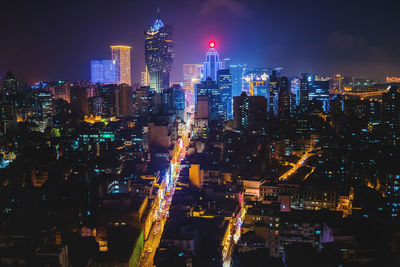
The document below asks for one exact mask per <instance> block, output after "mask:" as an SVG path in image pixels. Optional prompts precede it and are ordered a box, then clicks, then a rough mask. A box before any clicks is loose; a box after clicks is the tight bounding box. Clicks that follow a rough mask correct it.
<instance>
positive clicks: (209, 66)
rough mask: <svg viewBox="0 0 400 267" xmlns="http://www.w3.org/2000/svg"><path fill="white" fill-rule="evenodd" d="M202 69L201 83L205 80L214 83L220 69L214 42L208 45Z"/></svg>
mask: <svg viewBox="0 0 400 267" xmlns="http://www.w3.org/2000/svg"><path fill="white" fill-rule="evenodd" d="M203 64H204V69H203V76H202V81H205V80H206V79H207V78H211V80H213V81H216V80H217V78H218V71H219V70H220V69H221V68H222V65H221V64H222V63H221V62H220V61H219V54H218V51H217V50H216V49H215V42H213V41H211V42H210V43H209V49H208V51H207V54H206V61H204V63H203Z"/></svg>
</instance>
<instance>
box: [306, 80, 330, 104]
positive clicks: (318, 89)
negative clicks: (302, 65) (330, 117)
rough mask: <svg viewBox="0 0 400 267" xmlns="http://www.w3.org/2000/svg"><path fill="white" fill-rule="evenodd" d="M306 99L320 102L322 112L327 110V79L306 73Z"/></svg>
mask: <svg viewBox="0 0 400 267" xmlns="http://www.w3.org/2000/svg"><path fill="white" fill-rule="evenodd" d="M307 82H308V99H309V100H318V101H321V102H322V109H323V111H324V112H328V111H329V80H327V79H324V78H321V77H318V76H316V75H308V76H307Z"/></svg>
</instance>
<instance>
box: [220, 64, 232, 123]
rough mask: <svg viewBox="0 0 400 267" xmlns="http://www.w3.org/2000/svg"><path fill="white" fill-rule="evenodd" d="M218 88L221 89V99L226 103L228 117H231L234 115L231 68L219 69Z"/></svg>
mask: <svg viewBox="0 0 400 267" xmlns="http://www.w3.org/2000/svg"><path fill="white" fill-rule="evenodd" d="M218 89H219V91H220V95H221V101H222V103H224V104H225V105H226V116H227V119H231V118H232V116H233V111H232V107H233V102H232V75H231V73H230V71H229V69H222V70H219V71H218Z"/></svg>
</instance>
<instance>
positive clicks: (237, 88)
mask: <svg viewBox="0 0 400 267" xmlns="http://www.w3.org/2000/svg"><path fill="white" fill-rule="evenodd" d="M229 69H230V72H231V76H232V98H233V97H235V96H240V95H241V94H242V90H243V74H244V72H245V71H246V65H240V64H239V65H230V68H229Z"/></svg>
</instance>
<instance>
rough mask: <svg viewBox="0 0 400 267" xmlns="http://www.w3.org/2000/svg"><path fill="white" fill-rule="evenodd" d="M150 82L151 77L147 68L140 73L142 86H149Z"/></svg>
mask: <svg viewBox="0 0 400 267" xmlns="http://www.w3.org/2000/svg"><path fill="white" fill-rule="evenodd" d="M149 82H150V77H149V71H148V70H147V66H146V71H144V72H143V71H142V72H141V73H140V86H149Z"/></svg>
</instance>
